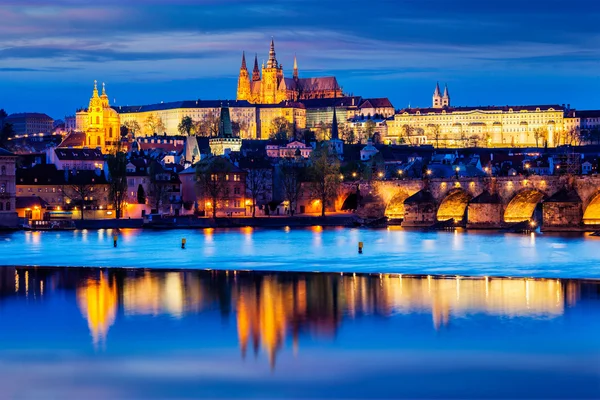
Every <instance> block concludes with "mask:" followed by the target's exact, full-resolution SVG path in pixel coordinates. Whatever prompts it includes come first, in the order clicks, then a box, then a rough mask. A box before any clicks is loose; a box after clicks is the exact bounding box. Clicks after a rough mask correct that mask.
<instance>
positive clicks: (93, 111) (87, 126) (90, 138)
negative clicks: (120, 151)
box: [63, 81, 121, 153]
mask: <svg viewBox="0 0 600 400" xmlns="http://www.w3.org/2000/svg"><path fill="white" fill-rule="evenodd" d="M75 118H76V121H77V122H76V124H77V129H78V130H79V131H81V132H85V138H84V142H83V143H81V144H80V147H91V148H100V149H101V150H102V151H103V152H104V153H107V152H110V151H111V150H112V149H114V148H115V147H116V146H117V144H118V142H119V140H120V139H121V120H120V118H119V114H118V113H117V111H116V110H115V109H113V108H111V107H110V102H109V100H108V95H107V94H106V88H105V87H104V84H102V94H101V95H98V86H97V82H96V81H94V90H93V91H92V97H91V98H90V103H89V106H88V109H87V110H80V111H78V112H77V114H76V117H75ZM63 147H66V146H64V145H63Z"/></svg>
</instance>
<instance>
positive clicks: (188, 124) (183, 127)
mask: <svg viewBox="0 0 600 400" xmlns="http://www.w3.org/2000/svg"><path fill="white" fill-rule="evenodd" d="M193 129H194V120H192V117H190V116H189V115H187V116H185V117H183V118H181V122H180V123H179V125H178V126H177V130H178V131H179V133H180V134H181V135H187V136H190V135H191V133H192V130H193Z"/></svg>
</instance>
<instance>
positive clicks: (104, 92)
mask: <svg viewBox="0 0 600 400" xmlns="http://www.w3.org/2000/svg"><path fill="white" fill-rule="evenodd" d="M102 96H106V84H105V83H104V82H102Z"/></svg>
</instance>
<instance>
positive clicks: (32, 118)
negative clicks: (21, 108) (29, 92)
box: [4, 113, 54, 136]
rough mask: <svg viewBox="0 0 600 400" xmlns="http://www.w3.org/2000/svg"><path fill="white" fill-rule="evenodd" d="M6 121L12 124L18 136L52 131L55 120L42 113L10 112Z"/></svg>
mask: <svg viewBox="0 0 600 400" xmlns="http://www.w3.org/2000/svg"><path fill="white" fill-rule="evenodd" d="M4 123H5V124H11V125H12V127H13V132H14V134H15V135H16V136H22V135H37V134H40V133H51V132H52V130H53V128H54V120H53V119H52V118H51V117H49V116H48V115H46V114H42V113H17V114H10V115H9V116H8V117H6V118H5V119H4Z"/></svg>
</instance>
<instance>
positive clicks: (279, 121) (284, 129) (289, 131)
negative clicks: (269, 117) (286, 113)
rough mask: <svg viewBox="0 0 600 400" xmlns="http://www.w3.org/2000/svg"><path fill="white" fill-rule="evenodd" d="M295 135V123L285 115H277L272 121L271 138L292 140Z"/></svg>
mask: <svg viewBox="0 0 600 400" xmlns="http://www.w3.org/2000/svg"><path fill="white" fill-rule="evenodd" d="M293 137H294V125H293V124H292V123H291V122H289V121H288V120H287V119H285V117H277V118H275V119H273V121H271V135H270V138H271V139H275V140H286V141H287V140H290V139H291V138H293Z"/></svg>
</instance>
